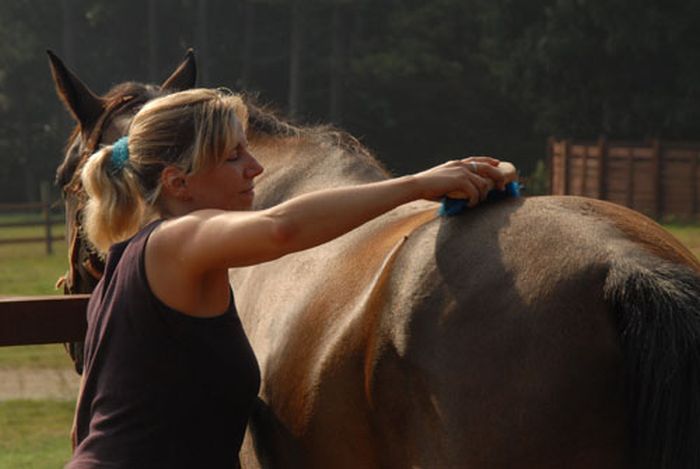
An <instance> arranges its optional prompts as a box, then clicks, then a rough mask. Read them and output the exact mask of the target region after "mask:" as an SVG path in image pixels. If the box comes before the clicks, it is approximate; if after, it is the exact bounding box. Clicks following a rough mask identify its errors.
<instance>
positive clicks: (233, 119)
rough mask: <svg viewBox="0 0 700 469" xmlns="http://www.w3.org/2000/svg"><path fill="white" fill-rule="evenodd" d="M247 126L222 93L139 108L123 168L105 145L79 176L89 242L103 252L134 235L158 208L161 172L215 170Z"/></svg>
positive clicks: (187, 95)
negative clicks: (171, 169)
mask: <svg viewBox="0 0 700 469" xmlns="http://www.w3.org/2000/svg"><path fill="white" fill-rule="evenodd" d="M237 122H239V123H240V126H238V125H236V123H237ZM247 123H248V110H247V108H246V106H245V104H244V103H243V100H242V99H241V98H240V97H239V96H236V95H234V94H232V93H231V92H230V91H228V90H224V89H217V90H211V89H204V88H199V89H192V90H187V91H182V92H179V93H174V94H170V95H167V96H164V97H161V98H157V99H154V100H153V101H150V102H148V103H147V104H146V105H144V106H143V108H141V110H140V111H139V112H138V113H137V114H136V115H135V116H134V119H133V120H132V122H131V126H130V127H129V133H128V153H129V155H128V160H127V161H126V163H125V164H124V165H123V166H121V165H115V163H114V162H113V161H112V151H113V146H112V145H108V146H105V147H103V148H101V149H100V150H99V151H97V152H96V153H94V154H93V155H92V156H90V158H89V159H88V161H87V162H86V164H85V166H84V168H83V170H82V173H81V180H82V183H83V186H84V187H85V191H86V192H87V195H88V202H87V205H86V207H85V215H84V220H83V227H84V229H85V233H86V234H87V237H88V239H89V240H90V242H91V243H92V244H93V245H94V246H95V247H96V248H97V249H98V250H100V251H102V252H106V251H107V250H108V249H109V246H111V245H112V244H114V243H116V242H119V241H123V240H125V239H127V238H129V237H130V236H132V235H134V234H135V233H136V232H137V231H138V230H139V229H140V228H141V226H142V224H143V222H144V221H145V218H146V217H147V216H149V215H150V214H151V213H152V212H153V209H154V208H155V207H156V205H157V203H158V198H159V195H160V189H161V183H160V175H161V173H162V171H163V169H164V168H166V167H167V166H171V165H174V166H177V167H178V168H180V169H182V170H183V171H185V172H186V173H189V174H193V173H197V172H199V171H201V170H205V169H208V168H211V167H213V166H215V165H217V164H219V163H220V162H221V161H222V160H223V159H225V158H226V155H227V154H229V153H230V152H231V151H233V150H234V149H235V148H236V147H237V146H238V144H239V143H240V141H241V139H242V138H243V135H241V131H243V132H245V129H246V127H247Z"/></svg>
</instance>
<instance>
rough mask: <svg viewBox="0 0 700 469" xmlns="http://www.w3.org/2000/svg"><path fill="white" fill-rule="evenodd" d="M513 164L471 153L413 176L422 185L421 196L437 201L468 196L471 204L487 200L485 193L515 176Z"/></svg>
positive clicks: (503, 185)
mask: <svg viewBox="0 0 700 469" xmlns="http://www.w3.org/2000/svg"><path fill="white" fill-rule="evenodd" d="M516 176H517V174H516V170H515V167H514V166H513V165H512V164H510V163H506V162H501V161H499V160H497V159H495V158H491V157H488V156H472V157H469V158H464V159H462V160H454V161H448V162H447V163H444V164H441V165H440V166H436V167H434V168H431V169H429V170H427V171H423V172H421V173H418V174H416V175H415V176H414V177H415V178H416V180H417V181H418V182H419V184H420V185H421V186H422V197H423V198H424V199H429V200H437V199H439V198H441V197H444V196H448V197H450V198H454V199H469V206H470V207H473V206H475V205H476V204H478V203H479V202H480V201H483V200H484V199H486V196H487V195H488V193H489V192H490V191H491V190H492V189H494V188H496V189H499V190H503V189H505V185H506V184H508V183H509V182H511V181H514V180H515V178H516Z"/></svg>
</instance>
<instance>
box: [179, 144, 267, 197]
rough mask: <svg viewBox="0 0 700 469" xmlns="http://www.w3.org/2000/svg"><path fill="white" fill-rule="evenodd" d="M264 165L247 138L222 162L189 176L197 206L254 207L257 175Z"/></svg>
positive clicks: (189, 189) (188, 184) (192, 195)
mask: <svg viewBox="0 0 700 469" xmlns="http://www.w3.org/2000/svg"><path fill="white" fill-rule="evenodd" d="M262 172H263V167H262V166H261V165H260V163H258V161H257V160H256V159H255V157H253V155H252V154H251V153H250V152H249V151H248V143H247V141H246V140H245V138H242V139H240V140H239V144H238V146H237V147H236V148H235V149H234V151H232V152H231V153H230V154H229V155H226V156H225V158H224V159H223V161H222V162H221V163H219V164H218V165H216V166H214V167H212V168H209V169H207V170H204V171H200V172H198V173H196V174H190V175H188V176H186V184H187V186H188V192H189V193H190V196H191V197H192V202H193V203H194V205H195V207H194V209H195V210H197V209H205V208H216V209H221V210H250V209H251V207H252V205H253V199H254V198H255V189H254V187H255V182H254V179H255V178H256V177H257V176H258V175H259V174H260V173H262Z"/></svg>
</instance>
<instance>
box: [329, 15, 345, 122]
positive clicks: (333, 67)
mask: <svg viewBox="0 0 700 469" xmlns="http://www.w3.org/2000/svg"><path fill="white" fill-rule="evenodd" d="M343 14H344V10H343V8H342V7H341V5H340V4H338V3H336V4H335V5H333V19H332V31H331V34H332V36H333V37H332V38H331V40H332V49H331V60H330V82H331V83H330V99H329V101H330V103H329V109H328V117H329V119H330V121H331V122H332V123H334V124H336V125H340V124H341V121H342V105H343V99H342V98H343V76H344V71H345V28H344V27H343Z"/></svg>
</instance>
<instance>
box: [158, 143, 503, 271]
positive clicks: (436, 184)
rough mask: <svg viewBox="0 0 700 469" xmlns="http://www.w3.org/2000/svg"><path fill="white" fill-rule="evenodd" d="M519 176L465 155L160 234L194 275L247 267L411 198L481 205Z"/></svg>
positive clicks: (203, 213)
mask: <svg viewBox="0 0 700 469" xmlns="http://www.w3.org/2000/svg"><path fill="white" fill-rule="evenodd" d="M514 176H515V170H514V168H513V166H512V165H510V164H508V163H501V164H499V162H498V161H497V160H493V159H490V158H485V157H478V158H467V159H465V160H457V161H451V162H448V163H445V164H443V165H440V166H438V167H435V168H432V169H429V170H427V171H424V172H422V173H418V174H415V175H411V176H404V177H400V178H396V179H389V180H386V181H381V182H377V183H371V184H364V185H359V186H349V187H340V188H336V189H329V190H322V191H318V192H313V193H309V194H305V195H302V196H299V197H296V198H294V199H291V200H289V201H287V202H284V203H282V204H279V205H277V206H274V207H272V208H269V209H267V210H262V211H258V212H225V211H220V210H200V211H196V212H192V213H190V214H188V215H185V216H184V217H180V218H178V219H175V220H173V221H169V222H167V224H164V226H163V227H162V229H161V230H159V231H160V233H158V234H157V236H156V238H158V244H160V245H161V247H168V249H169V250H170V252H172V253H176V254H175V255H176V256H177V258H178V261H179V263H180V264H181V266H180V267H181V268H185V269H187V270H188V271H190V272H192V273H193V274H196V273H197V272H199V273H205V272H208V271H212V270H219V269H225V268H229V267H241V266H246V265H251V264H257V263H261V262H265V261H269V260H273V259H276V258H278V257H281V256H283V255H285V254H289V253H291V252H296V251H301V250H304V249H308V248H311V247H314V246H317V245H319V244H322V243H325V242H327V241H330V240H332V239H334V238H336V237H338V236H340V235H342V234H344V233H347V232H348V231H350V230H352V229H353V228H356V227H358V226H360V225H362V224H363V223H365V222H367V221H369V220H371V219H373V218H375V217H377V216H379V215H381V214H383V213H385V212H387V211H389V210H391V209H393V208H395V207H397V206H399V205H402V204H404V203H407V202H410V201H413V200H417V199H421V198H422V199H437V198H439V197H441V196H442V195H445V194H448V193H451V194H454V193H457V194H459V196H466V198H469V200H470V205H476V204H477V203H478V202H479V201H480V200H483V199H484V198H485V197H486V194H487V193H488V191H489V190H490V189H492V188H493V187H494V186H496V187H503V186H504V185H505V184H506V183H507V182H510V180H513V179H514ZM154 235H155V234H154ZM159 250H161V249H159ZM161 252H163V251H162V250H161Z"/></svg>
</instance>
